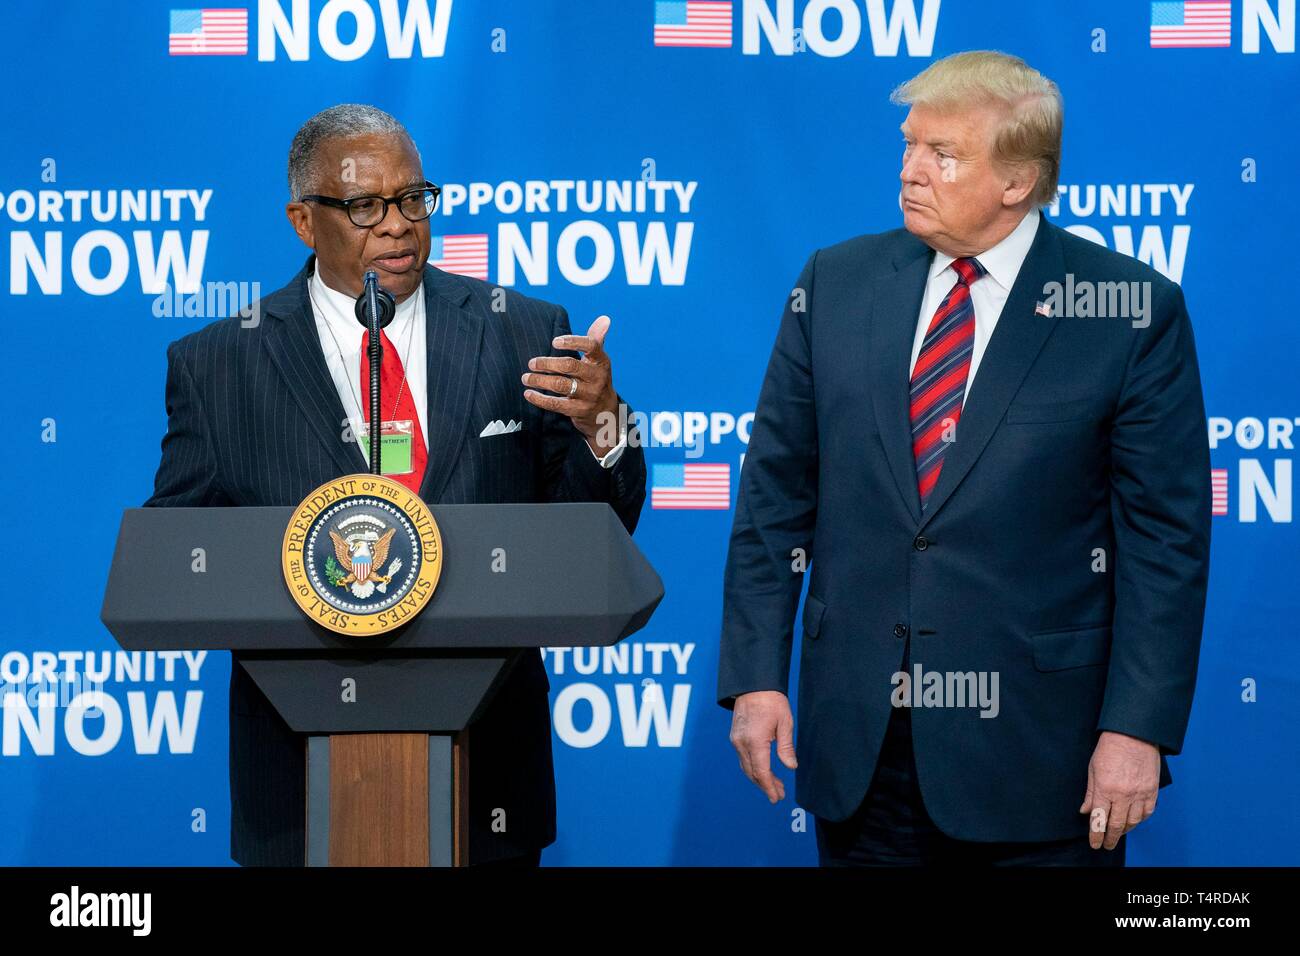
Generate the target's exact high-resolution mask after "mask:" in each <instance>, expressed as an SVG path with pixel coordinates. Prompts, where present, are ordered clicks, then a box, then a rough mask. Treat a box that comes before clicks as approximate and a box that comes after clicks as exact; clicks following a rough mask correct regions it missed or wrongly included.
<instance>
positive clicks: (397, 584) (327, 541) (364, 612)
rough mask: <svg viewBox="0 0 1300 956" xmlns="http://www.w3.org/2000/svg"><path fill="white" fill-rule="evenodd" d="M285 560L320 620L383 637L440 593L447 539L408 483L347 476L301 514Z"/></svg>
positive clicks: (292, 584)
mask: <svg viewBox="0 0 1300 956" xmlns="http://www.w3.org/2000/svg"><path fill="white" fill-rule="evenodd" d="M281 562H282V565H283V568H284V581H285V583H286V584H287V585H288V586H289V594H290V595H291V596H292V597H293V600H294V602H295V603H296V604H297V605H298V607H300V608H301V609H302V611H303V613H304V614H306V615H307V616H308V617H309V618H311V619H312V620H313V621H315V622H316V623H318V624H320V625H322V626H324V627H327V628H329V629H330V630H331V631H335V632H337V633H339V634H350V635H354V636H358V637H364V636H366V635H371V634H383V633H387V632H390V631H393V630H395V629H396V628H397V627H399V626H400V625H402V624H404V623H405V622H407V621H409V620H410V619H411V618H413V617H414V616H415V615H416V614H418V613H419V612H420V610H421V609H422V608H423V607H424V606H425V604H427V603H428V602H429V598H430V597H432V596H433V589H434V588H435V587H437V585H438V576H439V575H440V574H441V573H442V536H441V534H439V532H438V525H437V524H436V523H435V522H434V520H433V515H432V514H431V513H430V511H429V508H428V506H427V505H425V503H424V502H423V501H421V500H420V499H419V497H418V496H416V495H415V494H413V493H412V492H411V490H410V489H409V488H407V487H406V486H405V485H403V484H401V483H400V482H396V481H393V480H392V479H390V478H385V477H382V476H380V475H368V474H357V475H344V476H343V477H342V478H335V479H334V480H333V481H330V482H326V483H325V484H323V485H321V486H320V487H319V488H317V489H316V490H315V491H313V492H312V493H311V494H309V495H308V496H307V497H306V498H305V499H304V500H303V502H302V504H300V505H299V506H298V507H297V509H296V510H295V511H294V513H293V517H292V518H291V519H290V520H289V527H288V528H286V529H285V532H284V543H283V546H282V548H281Z"/></svg>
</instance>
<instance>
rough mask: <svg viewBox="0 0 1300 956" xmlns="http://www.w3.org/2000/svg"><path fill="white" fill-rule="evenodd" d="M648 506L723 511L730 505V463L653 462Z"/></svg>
mask: <svg viewBox="0 0 1300 956" xmlns="http://www.w3.org/2000/svg"><path fill="white" fill-rule="evenodd" d="M650 507H651V508H671V509H702V510H720V511H726V510H727V509H728V508H730V507H731V466H730V465H710V464H704V463H701V462H686V463H685V464H682V465H655V466H654V472H653V476H652V478H651V483H650Z"/></svg>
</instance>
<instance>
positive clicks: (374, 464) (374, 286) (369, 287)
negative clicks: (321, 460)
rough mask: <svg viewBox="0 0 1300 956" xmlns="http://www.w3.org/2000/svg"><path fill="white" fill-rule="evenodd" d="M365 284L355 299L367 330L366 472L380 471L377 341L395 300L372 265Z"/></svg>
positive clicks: (380, 350) (393, 310)
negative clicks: (368, 361)
mask: <svg viewBox="0 0 1300 956" xmlns="http://www.w3.org/2000/svg"><path fill="white" fill-rule="evenodd" d="M364 282H365V286H364V288H363V289H362V290H361V296H360V298H358V299H357V305H356V315H357V321H358V322H360V323H361V324H362V325H364V326H365V327H366V331H368V332H369V333H370V348H369V349H368V350H367V354H368V355H369V356H370V473H371V474H372V475H378V474H382V472H380V470H379V467H380V466H379V433H380V431H381V430H382V425H383V414H382V412H381V411H380V406H379V374H380V373H379V370H380V367H381V366H382V365H383V359H384V347H383V345H382V344H381V342H380V341H379V333H380V330H381V329H385V328H387V327H388V324H389V323H390V322H392V321H393V315H394V313H396V311H397V300H396V299H394V298H393V294H392V293H391V292H389V291H387V290H386V289H384V288H383V287H381V286H380V285H379V276H378V274H376V273H375V271H374V270H373V269H371V270H369V271H367V272H366V275H365V280H364Z"/></svg>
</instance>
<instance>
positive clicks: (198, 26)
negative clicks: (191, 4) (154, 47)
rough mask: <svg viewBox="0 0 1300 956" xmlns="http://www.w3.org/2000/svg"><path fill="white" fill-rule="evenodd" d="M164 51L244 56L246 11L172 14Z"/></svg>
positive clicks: (182, 53)
mask: <svg viewBox="0 0 1300 956" xmlns="http://www.w3.org/2000/svg"><path fill="white" fill-rule="evenodd" d="M167 52H168V53H169V54H170V55H171V56H244V55H245V54H247V53H248V11H247V10H225V9H204V10H173V11H171V28H170V30H169V31H168V33H167Z"/></svg>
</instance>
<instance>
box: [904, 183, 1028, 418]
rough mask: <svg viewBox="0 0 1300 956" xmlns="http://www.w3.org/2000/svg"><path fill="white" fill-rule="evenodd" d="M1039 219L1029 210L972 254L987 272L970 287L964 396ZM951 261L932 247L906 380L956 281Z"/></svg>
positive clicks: (914, 366) (969, 387)
mask: <svg viewBox="0 0 1300 956" xmlns="http://www.w3.org/2000/svg"><path fill="white" fill-rule="evenodd" d="M1038 218H1039V212H1038V210H1037V209H1031V210H1029V212H1027V213H1026V214H1025V218H1023V219H1021V220H1020V224H1019V225H1018V226H1016V228H1015V229H1012V230H1011V232H1010V234H1009V235H1008V236H1007V237H1006V238H1005V239H1003V240H1002V241H1001V242H999V243H998V244H997V245H996V246H994V247H993V248H991V249H989V250H988V251H986V252H981V253H980V254H979V255H977V256H975V257H974V258H976V259H978V260H979V261H980V265H982V266H983V267H984V270H985V272H986V273H987V274H986V275H984V276H982V277H981V278H980V279H978V280H977V281H976V282H974V283H972V284H971V287H970V300H971V306H972V307H973V308H974V310H975V343H974V348H973V350H972V352H971V357H970V372H969V373H968V374H967V376H966V395H970V390H971V385H972V384H973V383H974V381H975V372H976V370H977V369H978V368H979V365H980V359H982V358H983V357H984V350H985V349H986V348H987V347H988V344H989V339H990V338H991V337H992V336H993V328H994V327H995V326H996V325H997V324H998V317H999V316H1001V315H1002V307H1003V306H1005V305H1006V304H1007V296H1009V295H1010V294H1011V286H1012V285H1014V284H1015V281H1016V276H1017V275H1019V274H1020V267H1021V266H1022V265H1024V262H1025V256H1027V255H1028V254H1029V247H1030V246H1031V245H1033V242H1034V234H1035V233H1036V232H1037V231H1038ZM952 262H953V257H952V256H949V255H945V254H944V253H942V252H940V251H939V250H937V249H936V250H935V252H934V262H932V263H931V264H930V276H929V278H928V279H926V282H925V295H924V296H923V297H922V299H921V314H920V316H919V317H918V318H917V323H916V335H915V337H914V338H913V340H912V362H911V364H910V365H908V367H907V377H908V379H909V380H910V379H911V377H912V369H914V368H916V360H917V358H918V357H919V356H920V355H921V345H922V344H923V343H924V342H925V333H926V331H927V330H928V329H929V327H930V320H931V319H933V318H934V313H935V312H937V311H938V309H939V305H940V303H942V302H943V299H944V296H946V295H947V294H948V293H949V292H951V291H952V287H953V286H955V285H956V284H957V271H956V270H955V269H953V268H952ZM966 395H964V396H963V397H962V407H963V408H965V407H966Z"/></svg>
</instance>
